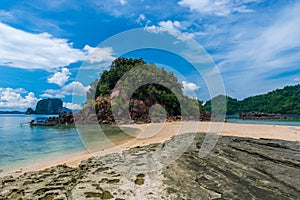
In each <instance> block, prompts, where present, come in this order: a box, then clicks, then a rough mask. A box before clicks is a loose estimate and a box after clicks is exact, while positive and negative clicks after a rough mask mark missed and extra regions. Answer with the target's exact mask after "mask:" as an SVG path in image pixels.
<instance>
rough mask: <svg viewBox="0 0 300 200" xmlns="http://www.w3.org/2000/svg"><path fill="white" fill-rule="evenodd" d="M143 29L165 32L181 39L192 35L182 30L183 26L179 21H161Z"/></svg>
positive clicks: (192, 35)
mask: <svg viewBox="0 0 300 200" xmlns="http://www.w3.org/2000/svg"><path fill="white" fill-rule="evenodd" d="M145 30H146V31H149V32H153V33H162V32H167V33H169V34H170V35H173V36H174V37H176V38H177V39H179V40H182V41H184V40H187V39H190V38H192V37H194V34H191V33H188V32H184V30H185V27H183V26H182V25H181V23H180V22H179V21H171V20H168V21H161V22H159V23H158V25H157V26H156V25H152V26H146V27H145Z"/></svg>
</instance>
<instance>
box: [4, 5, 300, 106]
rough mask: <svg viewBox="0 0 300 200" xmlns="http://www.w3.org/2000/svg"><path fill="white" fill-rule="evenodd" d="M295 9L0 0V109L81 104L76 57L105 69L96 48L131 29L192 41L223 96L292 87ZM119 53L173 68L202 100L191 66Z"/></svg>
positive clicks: (298, 53)
mask: <svg viewBox="0 0 300 200" xmlns="http://www.w3.org/2000/svg"><path fill="white" fill-rule="evenodd" d="M299 13H300V3H298V1H292V0H287V1H275V0H219V1H216V0H166V1H157V0H149V1H145V0H111V1H97V0H82V1H71V0H52V1H43V0H32V1H25V0H23V1H22V0H19V1H11V0H1V4H0V110H26V108H27V107H35V104H36V102H37V101H38V100H39V99H41V98H47V97H59V98H62V99H63V101H64V102H65V106H67V107H69V108H79V107H80V102H72V95H75V96H77V97H79V99H80V98H81V99H82V101H84V94H85V91H86V90H87V89H88V84H87V83H83V82H80V81H78V79H77V78H76V75H77V73H78V69H80V66H81V64H82V62H84V61H85V62H87V61H90V62H94V61H95V62H97V63H101V66H102V67H101V68H99V69H98V71H96V72H95V73H99V72H100V71H101V70H103V69H106V68H107V66H109V64H110V63H111V61H112V60H113V59H114V58H115V56H116V52H115V49H114V47H112V46H104V47H99V46H98V44H100V43H101V42H103V41H105V40H106V39H107V38H109V37H112V36H114V35H116V34H118V33H121V32H123V31H126V30H130V29H134V28H143V29H146V30H156V32H157V34H160V32H164V31H165V32H169V33H170V34H174V33H175V34H176V35H179V34H182V35H185V36H187V37H190V38H192V39H193V40H195V41H197V42H198V43H199V44H200V45H202V46H203V48H204V49H205V50H206V51H207V52H208V54H209V55H210V56H211V58H212V59H213V61H214V62H215V64H216V66H217V67H218V69H219V71H220V75H221V77H222V79H223V82H224V87H225V90H226V93H227V95H229V96H232V97H235V98H238V99H242V98H245V97H248V96H251V95H257V94H261V93H265V92H268V91H270V90H273V89H276V88H281V87H283V86H285V85H295V84H299V83H300V67H299V64H300V34H299V33H300V14H299ZM120 45H122V44H120ZM97 46H98V47H97ZM91 52H94V53H95V52H96V53H95V56H94V57H93V60H89V57H88V54H89V53H91ZM126 56H128V57H129V56H134V57H137V58H139V57H144V59H145V60H146V61H147V62H154V63H159V64H164V65H168V66H171V67H172V68H174V69H176V70H178V71H180V72H181V73H182V75H183V76H184V77H185V78H186V79H187V80H185V82H183V84H184V91H185V93H186V94H190V92H191V91H194V92H195V94H196V96H197V97H198V98H199V99H202V100H207V99H209V98H210V96H209V94H208V91H207V87H206V85H205V82H204V81H203V80H202V79H201V77H200V76H199V74H195V73H193V71H192V70H190V67H189V63H187V62H185V61H183V60H181V59H177V60H176V59H171V58H172V55H170V54H168V53H165V54H163V57H162V56H161V54H160V53H159V52H157V51H155V50H153V51H151V50H149V49H148V50H145V51H137V52H133V53H129V54H127V55H126ZM90 59H91V58H90ZM92 81H93V80H92V78H91V82H92ZM180 81H183V80H181V79H180Z"/></svg>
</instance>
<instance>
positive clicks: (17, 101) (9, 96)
mask: <svg viewBox="0 0 300 200" xmlns="http://www.w3.org/2000/svg"><path fill="white" fill-rule="evenodd" d="M22 94H23V95H22ZM38 100H39V99H38V98H36V97H35V94H34V93H33V92H27V91H26V90H24V89H23V88H17V89H12V88H0V109H4V110H25V109H27V108H29V107H31V108H34V107H35V106H36V103H37V101H38Z"/></svg>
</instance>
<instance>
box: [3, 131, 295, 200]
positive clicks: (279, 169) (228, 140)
mask: <svg viewBox="0 0 300 200" xmlns="http://www.w3.org/2000/svg"><path fill="white" fill-rule="evenodd" d="M203 138H204V135H203V134H184V135H179V136H176V137H174V138H173V139H172V140H170V141H167V142H165V143H164V144H152V145H149V146H146V147H137V148H134V149H131V150H128V151H124V152H123V153H122V154H111V155H107V156H103V157H100V158H90V159H88V160H86V161H83V162H82V163H81V164H80V166H79V167H78V168H69V167H67V166H64V165H60V166H56V167H53V168H50V169H46V170H43V171H39V172H30V173H25V174H24V175H22V176H19V177H16V178H14V177H4V178H2V179H0V199H45V200H46V199H47V200H48V199H116V200H122V199H126V200H127V199H176V200H177V199H278V200H279V199H280V200H284V199H297V198H299V197H300V179H299V174H300V143H298V142H287V141H280V140H269V139H261V140H255V139H248V138H238V137H222V138H220V140H219V142H218V143H217V145H216V146H215V148H214V149H213V151H212V152H210V154H209V155H208V156H206V157H204V158H200V157H199V149H200V147H201V144H202V142H203ZM188 141H193V142H192V144H191V145H189V144H188ZM180 148H183V149H184V148H187V149H188V150H187V151H185V153H183V154H181V151H179V150H178V149H180ZM177 154H178V155H177ZM172 156H175V157H177V156H179V158H178V159H176V160H175V161H174V160H173V159H170V157H171V158H172ZM171 161H173V162H171ZM170 162H171V163H170Z"/></svg>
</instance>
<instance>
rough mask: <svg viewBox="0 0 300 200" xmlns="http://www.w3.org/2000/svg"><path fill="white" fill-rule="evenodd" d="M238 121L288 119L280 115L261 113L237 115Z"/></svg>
mask: <svg viewBox="0 0 300 200" xmlns="http://www.w3.org/2000/svg"><path fill="white" fill-rule="evenodd" d="M239 118H240V119H251V120H278V119H289V117H288V116H286V115H282V114H269V113H263V112H248V113H242V114H240V115H239Z"/></svg>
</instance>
